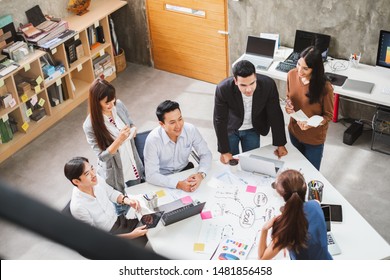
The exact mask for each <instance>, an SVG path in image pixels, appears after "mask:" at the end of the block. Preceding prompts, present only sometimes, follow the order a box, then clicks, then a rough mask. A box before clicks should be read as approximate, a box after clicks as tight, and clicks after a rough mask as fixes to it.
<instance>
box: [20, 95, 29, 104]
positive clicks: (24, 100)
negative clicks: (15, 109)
mask: <svg viewBox="0 0 390 280" xmlns="http://www.w3.org/2000/svg"><path fill="white" fill-rule="evenodd" d="M20 99H21V100H22V102H23V103H25V102H27V100H28V96H27V94H23V95H22V96H20Z"/></svg>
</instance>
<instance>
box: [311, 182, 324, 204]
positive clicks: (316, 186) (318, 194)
mask: <svg viewBox="0 0 390 280" xmlns="http://www.w3.org/2000/svg"><path fill="white" fill-rule="evenodd" d="M307 187H308V191H309V195H308V199H309V200H312V199H316V200H318V201H319V202H322V193H323V190H324V183H322V182H321V181H318V180H311V181H310V182H309V183H308V184H307Z"/></svg>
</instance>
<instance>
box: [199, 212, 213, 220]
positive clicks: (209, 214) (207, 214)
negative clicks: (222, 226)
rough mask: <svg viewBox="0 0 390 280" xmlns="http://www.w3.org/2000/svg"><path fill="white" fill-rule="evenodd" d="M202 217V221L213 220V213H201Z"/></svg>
mask: <svg viewBox="0 0 390 280" xmlns="http://www.w3.org/2000/svg"><path fill="white" fill-rule="evenodd" d="M200 217H201V218H202V220H207V219H211V218H212V216H211V211H205V212H202V213H200Z"/></svg>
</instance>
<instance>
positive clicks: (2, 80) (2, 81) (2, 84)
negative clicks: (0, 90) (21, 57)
mask: <svg viewBox="0 0 390 280" xmlns="http://www.w3.org/2000/svg"><path fill="white" fill-rule="evenodd" d="M2 86H4V79H0V87H2Z"/></svg>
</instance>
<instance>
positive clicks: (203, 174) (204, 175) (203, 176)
mask: <svg viewBox="0 0 390 280" xmlns="http://www.w3.org/2000/svg"><path fill="white" fill-rule="evenodd" d="M198 174H200V175H202V178H203V179H204V178H206V173H204V172H198Z"/></svg>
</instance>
